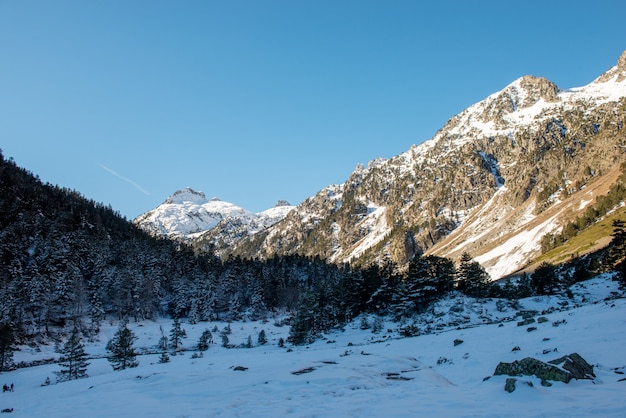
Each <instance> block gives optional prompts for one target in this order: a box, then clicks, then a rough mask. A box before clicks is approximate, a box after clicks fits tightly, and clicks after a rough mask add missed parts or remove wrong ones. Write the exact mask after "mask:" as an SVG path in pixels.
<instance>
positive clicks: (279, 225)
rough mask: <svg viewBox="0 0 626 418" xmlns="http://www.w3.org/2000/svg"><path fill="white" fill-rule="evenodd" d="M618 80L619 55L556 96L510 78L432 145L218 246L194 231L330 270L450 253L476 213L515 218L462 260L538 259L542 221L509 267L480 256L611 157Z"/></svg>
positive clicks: (618, 136) (615, 149) (251, 251)
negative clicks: (329, 265) (449, 242)
mask: <svg viewBox="0 0 626 418" xmlns="http://www.w3.org/2000/svg"><path fill="white" fill-rule="evenodd" d="M624 80H626V51H625V52H624V53H623V54H622V55H621V56H620V58H619V60H618V63H617V65H615V66H613V67H611V68H609V70H607V71H606V72H605V73H603V74H601V75H600V76H599V77H597V78H596V79H595V80H593V81H592V82H591V83H589V84H587V85H584V86H582V87H576V88H571V89H560V88H559V87H558V86H557V85H556V84H554V83H553V82H551V81H549V80H547V79H545V78H542V77H535V76H523V77H520V78H518V79H517V80H514V81H513V82H512V83H510V84H509V85H507V86H505V87H504V88H503V89H502V90H500V91H499V92H495V93H493V94H491V95H489V96H487V97H486V98H485V99H484V100H481V101H479V102H477V103H475V104H473V105H471V106H469V107H468V108H467V109H465V110H463V111H462V112H460V113H459V114H458V115H456V116H454V117H452V118H450V119H449V120H448V121H447V122H446V123H445V124H444V126H443V127H442V128H441V129H440V130H439V131H437V133H436V134H435V135H434V136H433V138H431V139H429V140H427V141H425V142H423V143H421V144H420V145H413V146H411V147H410V148H409V150H407V151H406V152H404V153H401V154H399V155H397V156H395V157H392V158H386V159H385V158H378V159H374V160H372V161H370V162H369V163H368V165H367V166H364V165H361V164H359V165H357V167H356V169H355V170H354V171H353V172H352V174H351V175H350V176H349V178H348V179H347V180H346V182H344V183H342V184H338V185H330V186H327V187H325V188H323V189H322V190H321V191H320V192H318V193H317V194H316V195H314V196H312V197H310V198H307V199H306V200H305V201H303V202H302V203H300V204H299V205H297V206H296V207H295V208H293V210H290V211H288V212H287V213H286V214H285V216H284V217H283V218H282V219H280V220H279V221H277V222H275V223H273V224H271V225H267V226H265V227H263V228H259V229H257V230H255V231H254V232H251V233H250V232H248V233H245V234H244V233H239V234H237V237H238V238H236V239H228V240H221V238H220V235H221V236H225V235H229V234H231V230H229V229H228V228H222V229H218V230H215V229H214V228H213V229H211V230H209V231H208V232H206V233H205V235H208V236H210V237H211V238H210V241H211V242H212V243H213V244H215V243H221V245H218V254H219V255H221V256H222V257H228V256H231V255H238V256H243V257H253V258H254V257H261V258H266V257H271V256H272V255H285V254H301V255H308V256H318V257H322V258H326V259H328V260H329V261H331V262H337V263H344V262H351V263H357V264H360V265H367V264H371V263H378V264H381V263H383V262H384V260H386V259H390V260H392V261H394V262H396V263H399V264H402V263H405V262H406V261H408V260H409V259H410V258H411V257H412V256H413V255H415V254H420V253H424V252H428V253H432V254H436V255H448V254H455V255H456V254H458V251H452V252H449V250H447V249H446V246H444V245H443V242H444V241H445V239H446V238H448V237H452V238H454V234H456V235H457V236H461V235H462V234H461V231H464V233H465V234H466V235H467V232H468V228H464V229H463V230H461V229H460V227H461V226H462V225H463V224H464V222H465V221H466V220H467V219H469V218H468V217H470V215H472V213H474V215H473V216H474V217H475V216H476V213H479V211H480V210H482V211H483V212H485V213H488V214H490V216H491V218H492V219H495V220H496V221H497V220H500V219H505V218H506V219H511V220H514V222H513V223H512V224H509V225H503V224H502V222H495V223H494V222H487V221H484V222H482V223H479V224H480V225H482V227H481V228H480V229H479V230H476V231H475V232H474V233H472V234H470V235H469V236H468V237H467V238H466V239H468V240H470V241H471V242H476V241H480V240H479V238H480V237H481V236H483V237H489V239H488V240H486V241H485V242H483V244H484V245H482V246H474V247H473V248H472V251H471V252H472V256H474V257H478V259H480V260H481V261H482V262H483V263H485V264H486V268H487V270H488V271H489V272H490V273H491V274H492V275H494V276H500V275H503V274H508V273H510V272H512V271H514V270H515V269H517V268H519V267H521V265H523V264H524V263H526V262H528V258H529V257H532V256H536V255H537V252H538V249H539V245H538V240H540V239H541V236H540V235H541V233H551V232H554V231H558V230H559V228H561V227H562V225H561V223H562V222H560V221H559V220H558V219H553V220H552V221H551V222H548V221H546V222H547V223H546V224H545V228H543V229H541V230H540V231H537V234H536V235H535V236H533V238H532V240H531V241H530V242H528V243H527V244H528V245H529V246H530V247H532V248H527V249H526V250H524V251H522V250H521V249H520V251H518V252H517V253H516V255H515V257H517V258H519V261H518V262H515V263H506V264H508V266H506V268H504V266H502V263H503V262H500V264H499V262H498V261H497V260H498V259H501V258H502V257H503V254H495V253H492V257H491V258H490V257H488V256H487V255H486V254H487V251H486V248H487V247H488V246H489V245H491V244H493V242H495V238H496V237H498V236H500V235H503V231H507V233H514V231H515V230H518V231H520V233H521V231H523V228H522V227H523V224H524V223H526V222H529V221H531V220H532V219H533V218H534V217H536V216H537V215H538V214H540V213H542V212H543V211H545V210H546V209H547V208H548V207H550V206H551V205H553V204H554V203H555V202H557V200H558V198H559V196H560V197H561V198H562V199H564V200H567V199H569V198H574V197H573V196H574V195H575V192H576V191H578V190H579V189H580V188H584V187H585V185H586V184H587V183H588V182H589V181H591V180H593V179H594V178H596V177H599V176H602V175H604V174H605V173H607V172H608V171H610V170H612V169H614V168H615V167H617V166H619V163H620V162H621V161H622V159H623V156H622V152H621V147H622V146H623V144H624V143H626V141H625V139H624V131H623V130H622V127H623V121H624V113H625V112H624V109H625V108H626V99H625V97H626V83H625V82H624ZM570 195H571V196H570ZM571 206H572V207H574V206H576V205H575V204H572V205H571ZM579 206H580V205H579ZM481 208H482V209H481ZM232 219H233V218H231V220H232ZM136 223H137V224H138V225H140V226H141V222H136ZM495 225H498V226H499V227H500V228H501V230H499V231H496V230H494V229H493V228H494V227H495ZM504 226H506V228H504V229H502V228H503V227H504ZM238 227H240V225H238ZM231 235H232V234H231ZM205 241H206V240H205ZM505 246H506V245H505ZM202 248H205V249H208V248H209V246H207V245H204V246H203V247H202ZM447 248H449V247H447ZM503 248H504V247H503ZM518 256H519V257H518ZM496 278H497V277H496Z"/></svg>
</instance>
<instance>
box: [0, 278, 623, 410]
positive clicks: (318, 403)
mask: <svg viewBox="0 0 626 418" xmlns="http://www.w3.org/2000/svg"><path fill="white" fill-rule="evenodd" d="M571 290H572V293H573V297H572V299H565V298H563V297H558V296H553V297H547V296H546V297H534V298H529V299H522V300H520V301H519V303H520V306H519V307H518V308H517V309H513V307H512V304H511V303H508V304H506V306H504V307H502V304H500V307H499V308H498V306H497V305H498V304H497V301H496V300H491V301H486V302H485V303H482V304H481V303H478V301H476V300H474V299H469V298H464V297H461V296H458V295H456V296H454V295H452V296H450V297H449V298H446V299H444V300H442V301H440V302H438V303H437V304H436V305H435V306H434V307H433V309H432V310H429V311H428V312H427V313H426V314H424V316H422V317H421V318H422V321H421V322H420V321H418V322H417V324H418V326H419V327H420V329H421V330H423V331H426V329H427V328H426V327H427V326H430V330H431V332H430V333H428V334H425V335H421V336H418V337H413V338H398V333H397V329H398V326H399V324H397V323H392V322H387V323H386V324H385V329H387V328H388V329H390V330H393V331H389V332H388V331H384V332H383V333H380V334H372V332H371V331H370V330H361V329H360V326H359V322H360V321H355V322H354V323H352V324H349V325H348V326H347V327H346V328H345V329H344V330H343V331H337V332H333V333H330V334H328V335H326V336H325V339H324V340H320V341H317V342H315V343H313V344H311V345H309V346H306V347H292V349H291V350H288V349H287V348H279V347H278V346H277V340H278V338H281V337H282V338H285V337H286V336H287V334H288V327H287V326H279V325H280V324H279V323H272V322H267V323H262V322H250V321H248V322H245V323H232V324H231V328H232V330H233V333H232V334H231V335H230V336H229V338H230V341H231V343H234V344H241V343H243V342H245V341H246V339H247V336H248V335H251V336H252V337H253V341H256V335H257V333H258V332H259V331H260V330H261V329H264V330H265V331H266V333H267V334H268V337H269V344H268V345H265V346H258V347H254V348H251V349H244V348H235V349H225V348H222V347H220V346H218V345H215V344H214V345H212V346H211V347H210V348H209V350H208V351H206V352H205V353H204V357H203V358H195V359H194V358H192V355H191V353H190V352H186V353H180V354H179V355H177V356H172V357H171V362H169V363H165V364H158V363H157V359H158V355H156V354H153V355H143V356H140V357H139V358H138V359H139V361H140V365H139V367H137V368H134V369H127V370H125V371H120V372H114V371H113V370H112V369H111V367H110V365H109V364H108V362H107V361H106V360H105V359H102V358H94V359H92V360H90V362H91V364H90V365H89V368H88V373H89V375H90V377H89V378H86V379H81V380H76V381H71V382H66V383H58V384H52V385H50V386H41V384H42V383H43V382H44V381H45V379H46V377H50V378H51V379H52V380H53V382H54V375H53V373H54V371H56V370H59V367H58V366H57V365H44V366H37V367H30V368H24V369H19V370H16V371H12V372H7V373H3V374H2V375H1V378H2V381H3V383H8V384H10V383H14V384H15V392H13V393H3V394H0V408H2V409H5V408H13V414H12V415H11V416H16V417H40V416H46V417H49V418H54V417H111V416H116V417H139V416H145V417H148V416H150V417H183V416H184V417H220V416H224V417H233V416H254V417H277V416H293V417H317V416H319V417H339V416H342V417H343V416H359V417H361V416H368V417H389V416H394V417H412V416H446V417H469V416H481V417H520V416H523V417H563V416H568V417H589V416H602V417H623V416H624V411H626V398H625V397H624V393H625V392H624V391H625V385H626V382H625V381H624V373H625V372H626V356H625V355H624V353H626V321H624V317H625V316H626V299H623V298H622V299H615V296H616V295H617V292H618V290H617V284H616V282H613V281H611V280H610V278H609V277H608V276H602V277H598V278H595V279H593V280H589V281H587V282H583V283H579V284H578V285H575V286H573V287H572V289H571ZM565 305H567V306H565ZM518 310H536V311H539V312H540V313H539V314H538V315H539V316H544V317H545V318H546V319H547V321H546V322H543V323H538V322H536V323H534V324H533V326H535V327H536V330H534V331H531V332H529V331H527V326H517V318H515V314H516V313H517V312H518ZM542 312H543V314H542ZM214 325H215V326H218V327H219V328H220V329H223V328H224V327H225V326H226V324H225V323H210V324H209V323H204V324H203V323H201V324H197V325H190V324H183V328H184V329H185V330H186V331H187V334H188V335H189V338H187V339H186V340H184V344H185V346H186V347H192V346H193V345H194V344H195V342H196V341H197V338H198V336H199V335H200V333H201V332H202V330H204V329H205V328H212V327H213V326H214ZM159 326H162V327H163V329H164V330H166V332H167V330H169V329H170V328H171V321H160V322H143V323H141V324H131V327H132V328H133V329H134V332H135V333H136V334H137V336H138V337H139V340H138V341H137V343H136V344H135V345H136V346H137V347H140V348H142V349H154V348H155V346H156V344H157V342H158V339H159V337H160V335H161V333H160V331H159ZM114 332H115V326H108V327H105V328H103V331H102V334H101V336H100V337H101V338H100V341H99V342H96V343H89V344H87V347H86V349H87V352H88V353H90V354H92V355H102V354H104V345H105V343H106V341H107V340H108V338H110V336H111V335H112V334H113V333H114ZM214 339H217V340H219V336H218V335H216V333H215V332H214ZM455 340H462V341H463V342H462V343H461V344H459V345H456V344H454V343H453V342H454V341H455ZM514 347H519V350H515V351H513V350H512V349H513V348H514ZM51 350H53V347H52V346H48V347H46V346H44V347H42V349H41V351H40V352H37V350H35V349H33V348H30V347H23V350H22V351H20V352H17V353H16V355H15V357H16V360H18V361H20V360H28V359H32V358H36V357H38V358H43V357H47V356H53V357H57V355H56V354H55V353H53V352H52V351H51ZM574 352H576V353H578V354H580V355H581V356H582V357H583V358H585V359H586V360H587V361H588V362H589V363H590V364H592V365H593V366H594V372H595V374H596V376H597V378H596V379H595V380H594V381H591V380H573V381H571V382H570V383H569V384H565V383H560V382H552V383H553V384H552V386H551V387H544V386H542V385H541V382H540V380H539V379H537V378H535V377H519V378H518V383H517V389H516V390H515V392H513V393H507V392H505V391H504V384H505V381H506V376H493V377H490V378H489V379H488V380H485V378H486V377H489V376H491V375H492V374H493V372H494V370H495V368H496V366H497V364H498V362H500V361H506V362H511V361H514V360H520V359H522V358H525V357H534V358H537V359H540V360H543V361H549V360H553V359H556V358H558V357H561V356H563V355H566V354H570V353H574ZM237 366H242V367H243V368H246V370H243V371H239V370H236V369H235V368H236V367H237ZM524 382H531V383H532V386H529V385H527V384H524Z"/></svg>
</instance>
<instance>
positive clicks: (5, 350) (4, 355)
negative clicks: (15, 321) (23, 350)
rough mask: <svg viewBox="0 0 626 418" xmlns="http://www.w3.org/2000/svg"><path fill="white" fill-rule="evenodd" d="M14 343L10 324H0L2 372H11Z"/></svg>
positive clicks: (0, 363)
mask: <svg viewBox="0 0 626 418" xmlns="http://www.w3.org/2000/svg"><path fill="white" fill-rule="evenodd" d="M14 343H15V341H14V337H13V329H12V328H11V326H10V325H9V324H0V372H2V371H4V370H9V368H10V367H11V366H12V364H13V351H14V350H15V347H14V346H13V344H14Z"/></svg>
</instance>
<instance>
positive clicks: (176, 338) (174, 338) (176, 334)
mask: <svg viewBox="0 0 626 418" xmlns="http://www.w3.org/2000/svg"><path fill="white" fill-rule="evenodd" d="M186 337H187V333H186V332H185V330H184V329H183V328H182V326H181V325H180V320H179V319H178V318H174V323H173V324H172V330H171V331H170V344H171V345H172V348H173V349H174V351H176V350H178V346H179V345H180V344H182V341H181V340H182V339H183V338H186Z"/></svg>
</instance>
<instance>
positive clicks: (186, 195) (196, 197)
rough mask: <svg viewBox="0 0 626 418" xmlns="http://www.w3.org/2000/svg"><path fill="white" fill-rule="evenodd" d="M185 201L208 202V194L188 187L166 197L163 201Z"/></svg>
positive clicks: (174, 202)
mask: <svg viewBox="0 0 626 418" xmlns="http://www.w3.org/2000/svg"><path fill="white" fill-rule="evenodd" d="M183 202H193V203H198V204H202V203H205V202H206V195H205V194H204V193H203V192H199V191H195V190H193V189H192V188H191V187H187V188H185V189H183V190H177V191H175V192H174V193H173V194H172V195H171V196H170V197H168V198H167V199H165V202H163V203H168V204H176V203H179V204H180V203H183Z"/></svg>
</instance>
